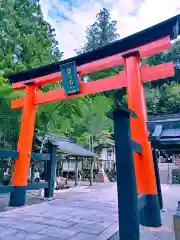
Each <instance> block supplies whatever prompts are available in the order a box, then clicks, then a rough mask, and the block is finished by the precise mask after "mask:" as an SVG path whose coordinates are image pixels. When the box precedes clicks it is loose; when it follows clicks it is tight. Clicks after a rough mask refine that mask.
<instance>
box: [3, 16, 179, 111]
mask: <svg viewBox="0 0 180 240" xmlns="http://www.w3.org/2000/svg"><path fill="white" fill-rule="evenodd" d="M179 33H180V14H179V15H177V16H175V17H173V18H171V19H168V20H166V21H164V22H162V23H160V24H157V25H155V26H153V27H150V28H148V29H146V30H143V31H141V32H138V33H136V34H133V35H131V36H129V37H126V38H124V39H122V40H119V41H117V42H114V43H111V44H108V45H107V46H105V47H102V48H99V49H97V50H95V51H92V52H89V53H85V54H82V55H79V56H76V57H74V58H71V59H67V60H64V61H61V62H58V63H54V64H51V65H48V66H44V67H40V68H36V69H31V70H29V71H26V72H21V73H17V74H11V75H7V76H6V77H8V79H9V82H10V83H12V87H13V88H14V89H24V88H26V86H27V85H34V86H35V87H39V86H42V85H45V84H49V83H53V82H58V81H60V80H62V76H61V73H60V67H61V66H63V65H64V64H69V63H71V62H74V63H75V66H76V71H77V73H78V75H79V76H82V75H85V74H87V73H90V72H95V71H98V70H103V69H105V68H111V67H113V66H117V65H120V64H123V57H122V56H123V55H124V54H125V53H128V52H132V51H138V52H139V54H140V57H141V58H146V57H149V56H152V55H154V54H156V53H158V52H163V51H166V50H168V49H169V48H170V47H171V40H173V39H175V38H176V37H177V36H178V35H179ZM141 74H142V79H143V81H144V82H147V81H151V80H157V79H160V78H165V77H169V76H174V66H173V63H166V64H161V65H158V66H154V67H149V66H144V67H141ZM125 86H126V75H125V73H124V72H119V73H118V74H117V75H115V76H113V77H109V78H105V79H101V80H97V81H94V82H88V83H84V82H81V83H79V87H80V92H78V93H75V94H71V95H69V96H67V95H66V93H65V92H64V89H63V88H59V89H56V90H53V91H49V92H48V93H40V92H38V93H37V94H36V99H35V104H43V103H47V102H52V101H56V100H63V99H67V98H72V97H80V96H83V95H87V94H94V93H96V92H103V91H108V90H111V89H116V88H121V87H125ZM23 102H24V99H23V98H21V99H17V100H14V101H13V102H12V108H19V107H22V106H23Z"/></svg>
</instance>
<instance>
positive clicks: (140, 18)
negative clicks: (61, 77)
mask: <svg viewBox="0 0 180 240" xmlns="http://www.w3.org/2000/svg"><path fill="white" fill-rule="evenodd" d="M40 2H41V7H42V11H43V15H44V19H45V20H46V21H48V22H49V23H50V24H51V25H52V27H53V28H55V30H56V39H57V40H58V42H59V46H60V50H61V51H63V52H64V58H69V57H71V56H74V55H75V52H74V49H75V48H77V47H78V46H81V45H83V43H84V41H85V30H86V28H87V26H88V25H91V24H93V22H94V21H95V19H96V14H97V13H98V12H99V11H100V10H101V9H102V8H103V7H105V8H107V9H109V11H110V13H111V17H112V20H117V22H118V24H117V27H118V32H119V34H120V36H121V38H123V37H126V36H128V35H131V34H133V33H135V32H138V31H140V30H142V29H145V28H147V27H150V26H152V25H154V24H157V23H159V22H161V21H163V20H166V19H168V18H170V17H172V16H174V15H177V14H179V13H180V0H104V1H103V0H40Z"/></svg>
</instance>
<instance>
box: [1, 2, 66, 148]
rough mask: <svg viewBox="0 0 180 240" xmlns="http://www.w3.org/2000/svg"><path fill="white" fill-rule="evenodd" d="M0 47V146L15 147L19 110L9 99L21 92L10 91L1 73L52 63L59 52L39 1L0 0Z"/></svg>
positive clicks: (56, 58)
mask: <svg viewBox="0 0 180 240" xmlns="http://www.w3.org/2000/svg"><path fill="white" fill-rule="evenodd" d="M0 46H1V48H0V139H1V146H0V147H1V148H15V147H16V143H17V138H18V132H19V122H20V117H21V111H20V110H11V108H10V102H11V100H12V99H14V98H17V97H18V96H21V95H22V92H17V91H12V90H11V88H10V86H9V85H8V83H7V79H5V78H4V77H3V75H4V73H9V72H19V71H22V70H27V69H29V68H33V67H39V66H42V65H46V64H49V63H52V62H54V61H56V60H60V58H61V57H62V53H61V52H60V51H59V47H58V42H57V41H56V39H55V31H54V29H53V28H52V27H51V26H50V25H49V24H48V23H47V22H46V21H44V19H43V15H42V11H41V8H40V3H39V1H38V0H2V1H0ZM44 124H45V123H44V122H43V121H41V124H40V125H41V126H42V125H44Z"/></svg>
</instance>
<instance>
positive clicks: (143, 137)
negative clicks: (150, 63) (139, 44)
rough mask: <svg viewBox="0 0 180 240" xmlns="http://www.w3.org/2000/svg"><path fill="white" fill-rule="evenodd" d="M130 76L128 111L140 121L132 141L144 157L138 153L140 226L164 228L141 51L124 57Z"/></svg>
mask: <svg viewBox="0 0 180 240" xmlns="http://www.w3.org/2000/svg"><path fill="white" fill-rule="evenodd" d="M123 58H124V65H125V72H126V77H127V94H128V108H129V109H131V110H132V111H133V112H134V113H135V114H136V115H137V118H136V119H135V118H132V117H131V119H130V126H131V137H132V140H133V141H135V142H137V143H139V144H141V146H142V154H138V153H136V152H134V153H133V154H134V164H135V172H136V184H137V191H138V193H139V214H140V223H141V224H142V225H145V226H149V227H158V226H161V216H160V207H159V200H158V192H157V187H156V177H155V171H154V164H153V157H152V149H151V144H150V142H149V140H148V136H149V132H148V129H147V111H146V103H145V98H144V89H143V79H142V77H141V69H140V54H139V51H134V52H130V53H127V54H125V55H123Z"/></svg>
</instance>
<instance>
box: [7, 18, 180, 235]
mask: <svg viewBox="0 0 180 240" xmlns="http://www.w3.org/2000/svg"><path fill="white" fill-rule="evenodd" d="M179 19H180V15H178V16H175V17H173V18H171V19H169V20H167V21H165V22H162V23H160V24H157V25H155V26H153V27H151V28H148V29H146V30H144V31H141V32H139V33H137V34H134V35H131V36H129V37H127V38H125V39H122V40H120V41H117V42H115V43H112V44H109V45H107V46H105V47H102V48H100V49H97V50H95V51H92V52H90V53H86V54H83V55H80V56H77V57H74V58H72V59H67V60H64V61H62V62H59V63H55V64H52V65H48V66H45V67H41V68H38V69H32V70H30V71H27V72H22V73H19V74H12V75H8V76H7V77H8V79H9V81H10V83H12V88H13V89H15V90H20V89H25V90H26V94H25V96H24V97H23V98H20V99H16V100H14V101H12V108H14V109H15V108H23V114H22V121H21V129H20V135H19V141H18V151H19V157H18V159H17V160H16V162H15V168H14V174H13V185H14V186H15V188H14V189H15V190H14V192H13V193H12V194H11V205H13V206H17V205H18V206H19V205H24V203H25V196H26V185H27V179H28V169H29V164H30V152H31V148H32V139H33V134H34V122H35V116H36V106H37V105H38V104H44V103H48V102H53V101H57V100H65V99H70V98H77V97H81V96H84V95H88V94H95V93H98V92H104V91H108V90H112V89H118V88H121V87H126V88H127V93H128V107H129V109H131V110H132V111H133V112H134V113H135V114H136V115H137V118H136V119H133V118H131V121H130V123H131V137H132V140H133V141H135V142H137V143H139V144H141V146H142V154H141V155H140V154H139V153H134V165H135V173H136V185H137V190H138V193H139V194H143V195H144V196H145V197H146V199H148V200H147V205H146V206H145V207H146V211H147V214H151V213H152V212H156V213H157V215H158V216H154V219H155V220H154V222H151V223H144V225H151V226H155V225H156V226H159V225H160V222H158V220H157V221H156V217H157V219H159V218H160V211H159V212H158V211H157V206H158V196H157V187H156V179H155V173H154V165H153V160H152V149H151V145H150V142H149V140H148V135H149V133H148V130H147V126H146V123H147V111H146V104H145V98H144V91H143V83H144V82H149V81H153V80H158V79H162V78H166V77H171V76H174V66H173V63H171V62H170V63H164V64H160V65H157V66H153V67H150V66H147V65H145V66H141V64H140V59H144V58H147V57H149V56H152V55H154V54H156V53H159V52H164V51H167V50H168V49H169V48H170V47H171V39H175V38H176V37H177V35H178V34H179V26H180V23H179ZM120 64H124V69H125V70H124V72H118V73H117V74H116V75H115V76H112V77H108V78H104V79H100V80H96V81H92V82H87V83H85V82H81V76H83V75H85V74H88V73H91V72H95V71H98V70H103V69H107V68H112V67H113V66H117V65H120ZM61 80H62V81H63V86H64V87H63V88H59V89H56V90H52V91H49V92H47V93H41V92H40V91H38V88H39V87H40V86H43V85H46V84H49V83H56V82H59V81H61ZM119 134H121V133H119ZM116 161H118V159H116ZM127 188H128V186H127ZM19 196H21V198H20V197H19ZM125 204H126V203H125ZM133 239H137V238H133ZM122 240H124V239H122ZM131 240H132V239H131Z"/></svg>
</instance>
